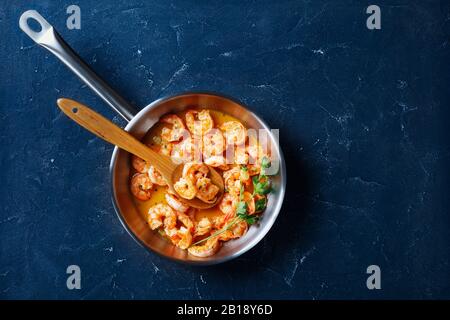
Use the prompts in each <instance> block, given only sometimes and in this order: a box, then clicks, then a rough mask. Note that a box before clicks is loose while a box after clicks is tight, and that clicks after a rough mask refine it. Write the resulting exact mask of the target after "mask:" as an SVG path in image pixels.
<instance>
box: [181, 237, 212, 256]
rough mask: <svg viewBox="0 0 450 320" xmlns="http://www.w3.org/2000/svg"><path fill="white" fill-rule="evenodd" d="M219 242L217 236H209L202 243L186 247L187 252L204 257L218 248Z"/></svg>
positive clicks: (210, 254)
mask: <svg viewBox="0 0 450 320" xmlns="http://www.w3.org/2000/svg"><path fill="white" fill-rule="evenodd" d="M219 248H220V242H219V238H218V237H213V238H209V239H208V240H206V242H205V244H204V245H201V246H192V247H190V248H188V252H189V253H190V254H192V255H193V256H196V257H200V258H206V257H209V256H212V255H213V254H215V253H216V252H217V250H219Z"/></svg>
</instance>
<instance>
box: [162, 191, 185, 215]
mask: <svg viewBox="0 0 450 320" xmlns="http://www.w3.org/2000/svg"><path fill="white" fill-rule="evenodd" d="M165 198H166V202H167V204H168V205H169V206H170V207H171V208H172V209H174V210H176V211H178V212H182V213H185V212H186V211H188V210H189V206H187V205H185V204H184V203H183V202H181V201H180V200H179V199H178V198H177V197H176V196H175V195H172V194H170V193H166V194H165Z"/></svg>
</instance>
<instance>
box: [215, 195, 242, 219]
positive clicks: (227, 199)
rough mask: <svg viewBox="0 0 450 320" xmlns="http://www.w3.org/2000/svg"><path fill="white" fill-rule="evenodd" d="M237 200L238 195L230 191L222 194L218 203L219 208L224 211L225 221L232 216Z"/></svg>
mask: <svg viewBox="0 0 450 320" xmlns="http://www.w3.org/2000/svg"><path fill="white" fill-rule="evenodd" d="M238 200H239V199H238V196H237V195H235V194H232V193H226V194H225V195H224V196H223V198H222V201H221V202H220V204H219V209H220V211H222V212H223V213H225V215H226V217H225V221H226V220H228V219H230V218H231V217H233V216H234V214H235V213H236V207H237V204H238Z"/></svg>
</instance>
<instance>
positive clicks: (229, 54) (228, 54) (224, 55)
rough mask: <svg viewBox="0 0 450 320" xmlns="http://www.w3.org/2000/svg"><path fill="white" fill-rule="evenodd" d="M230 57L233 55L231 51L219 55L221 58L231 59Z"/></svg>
mask: <svg viewBox="0 0 450 320" xmlns="http://www.w3.org/2000/svg"><path fill="white" fill-rule="evenodd" d="M232 55H233V52H232V51H227V52H223V53H221V54H220V56H221V57H231V56H232Z"/></svg>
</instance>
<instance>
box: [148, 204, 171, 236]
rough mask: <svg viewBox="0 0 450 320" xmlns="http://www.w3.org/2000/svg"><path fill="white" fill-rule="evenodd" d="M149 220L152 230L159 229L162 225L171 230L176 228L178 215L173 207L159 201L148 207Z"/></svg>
mask: <svg viewBox="0 0 450 320" xmlns="http://www.w3.org/2000/svg"><path fill="white" fill-rule="evenodd" d="M147 221H148V224H149V225H150V228H151V229H152V230H155V229H158V228H159V227H161V226H162V225H164V228H167V229H169V230H170V229H173V228H175V226H176V223H177V216H176V214H175V212H174V211H173V210H172V208H171V207H169V206H168V205H166V204H163V203H158V204H155V205H154V206H152V207H150V209H148V217H147Z"/></svg>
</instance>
